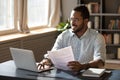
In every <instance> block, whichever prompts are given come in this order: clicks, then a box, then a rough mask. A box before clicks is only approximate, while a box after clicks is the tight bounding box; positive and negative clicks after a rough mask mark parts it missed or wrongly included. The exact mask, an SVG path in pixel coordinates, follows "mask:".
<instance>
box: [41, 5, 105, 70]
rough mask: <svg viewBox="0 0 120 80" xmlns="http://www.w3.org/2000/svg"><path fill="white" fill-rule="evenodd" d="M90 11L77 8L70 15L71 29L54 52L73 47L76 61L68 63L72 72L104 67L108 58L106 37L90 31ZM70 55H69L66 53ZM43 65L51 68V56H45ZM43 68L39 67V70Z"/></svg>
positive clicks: (57, 42)
mask: <svg viewBox="0 0 120 80" xmlns="http://www.w3.org/2000/svg"><path fill="white" fill-rule="evenodd" d="M88 21H89V11H88V9H87V7H85V6H77V7H75V8H74V9H73V10H72V12H71V15H70V25H71V29H68V30H66V31H64V32H62V33H61V34H60V35H59V36H58V38H57V40H56V42H55V44H54V46H53V48H52V50H57V49H61V48H64V47H67V46H72V49H73V54H74V57H75V61H70V62H68V65H67V66H68V67H69V68H70V69H71V70H72V71H80V70H82V69H87V68H90V67H102V66H104V61H105V57H106V48H105V47H106V44H105V40H104V37H103V36H102V35H101V34H100V33H98V32H97V31H95V30H93V29H89V28H88V26H87V24H88ZM66 55H69V53H66ZM45 57H46V58H47V59H43V61H41V64H42V65H43V64H44V65H47V66H51V61H50V59H49V55H47V56H45ZM41 67H42V66H41V65H40V66H39V69H40V68H41Z"/></svg>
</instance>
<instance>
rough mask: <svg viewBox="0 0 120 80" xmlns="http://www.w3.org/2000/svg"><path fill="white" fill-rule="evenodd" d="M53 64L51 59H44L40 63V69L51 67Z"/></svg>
mask: <svg viewBox="0 0 120 80" xmlns="http://www.w3.org/2000/svg"><path fill="white" fill-rule="evenodd" d="M51 66H52V63H51V61H50V59H43V60H42V61H41V62H40V63H38V65H37V67H38V70H41V69H49V68H50V67H51Z"/></svg>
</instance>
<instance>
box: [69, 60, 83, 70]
mask: <svg viewBox="0 0 120 80" xmlns="http://www.w3.org/2000/svg"><path fill="white" fill-rule="evenodd" d="M67 66H68V67H69V68H70V69H71V70H72V71H75V72H78V71H80V70H82V69H83V64H80V63H79V62H78V61H70V62H68V65H67Z"/></svg>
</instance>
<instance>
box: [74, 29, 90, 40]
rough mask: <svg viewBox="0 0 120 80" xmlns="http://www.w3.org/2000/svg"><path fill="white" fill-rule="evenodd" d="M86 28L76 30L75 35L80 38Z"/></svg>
mask: <svg viewBox="0 0 120 80" xmlns="http://www.w3.org/2000/svg"><path fill="white" fill-rule="evenodd" d="M87 29H88V27H86V28H84V29H83V30H82V31H79V32H77V33H76V35H77V36H78V37H79V38H80V37H81V36H82V35H83V34H84V33H85V32H86V30H87Z"/></svg>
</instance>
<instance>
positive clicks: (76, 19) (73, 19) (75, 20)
mask: <svg viewBox="0 0 120 80" xmlns="http://www.w3.org/2000/svg"><path fill="white" fill-rule="evenodd" d="M70 21H74V22H78V21H80V20H79V19H78V18H70Z"/></svg>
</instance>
